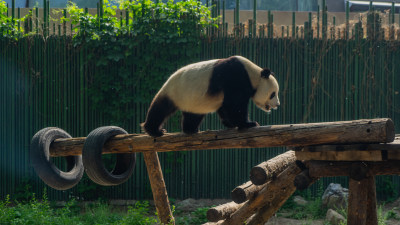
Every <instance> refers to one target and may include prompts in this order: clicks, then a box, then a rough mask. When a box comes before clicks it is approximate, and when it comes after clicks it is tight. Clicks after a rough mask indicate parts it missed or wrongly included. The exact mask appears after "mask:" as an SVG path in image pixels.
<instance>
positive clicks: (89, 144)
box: [30, 126, 136, 190]
mask: <svg viewBox="0 0 400 225" xmlns="http://www.w3.org/2000/svg"><path fill="white" fill-rule="evenodd" d="M119 134H127V132H126V131H125V130H124V129H122V128H120V127H116V126H106V127H99V128H97V129H95V130H93V131H92V132H90V133H89V135H88V136H87V138H86V140H85V143H84V146H83V149H82V155H79V156H66V157H65V160H66V162H67V171H62V170H60V169H59V168H58V167H57V166H56V165H55V164H54V163H53V162H52V161H51V158H50V145H51V143H52V142H53V141H54V140H56V139H59V138H72V137H71V135H69V134H68V133H67V132H65V131H64V130H62V129H60V128H56V127H47V128H44V129H42V130H40V131H39V132H37V133H36V134H35V135H34V136H33V138H32V141H31V145H30V158H31V162H32V166H33V168H34V169H35V172H36V173H37V174H38V176H39V177H40V178H41V179H42V180H43V181H44V182H45V183H46V184H47V185H49V186H50V187H52V188H54V189H57V190H67V189H69V188H72V187H74V186H75V185H76V184H78V183H79V181H80V180H81V178H82V176H83V172H84V170H86V174H87V175H88V177H89V178H90V179H91V180H92V181H93V182H95V183H97V184H100V185H104V186H113V185H119V184H122V183H124V182H125V181H127V180H128V179H129V177H130V176H131V175H132V173H133V170H134V168H135V164H136V154H135V153H124V154H117V156H116V164H115V166H114V168H113V169H112V170H111V171H108V170H107V169H106V168H105V166H104V163H103V161H102V158H101V155H102V149H103V146H104V144H105V143H106V142H107V140H109V139H110V138H112V137H114V136H116V135H119Z"/></svg>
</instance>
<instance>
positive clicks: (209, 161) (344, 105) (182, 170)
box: [0, 36, 400, 199]
mask: <svg viewBox="0 0 400 225" xmlns="http://www.w3.org/2000/svg"><path fill="white" fill-rule="evenodd" d="M177 47H179V46H177ZM137 54H140V52H138V53H137ZM235 54H239V55H243V56H245V57H248V58H249V59H251V60H253V61H254V62H255V63H257V64H258V65H260V66H266V67H269V68H271V69H272V70H273V71H274V72H275V73H276V74H277V76H276V77H277V79H278V81H279V84H280V87H281V90H280V99H281V106H280V108H279V109H278V110H277V111H273V112H272V113H271V114H269V115H267V114H265V113H264V112H262V111H261V110H258V109H256V108H255V107H254V106H253V105H251V110H250V117H251V118H252V119H254V120H256V121H258V122H259V123H260V124H261V125H270V124H288V123H303V122H322V121H338V120H353V119H360V118H376V117H390V118H392V119H393V120H394V122H395V126H396V132H397V133H399V132H400V94H399V92H400V77H399V72H400V64H399V63H398V62H400V45H399V42H398V41H386V40H368V39H356V40H347V41H346V40H320V39H286V38H267V37H254V38H251V37H245V38H240V39H238V38H235V37H215V38H214V39H213V40H211V41H210V40H209V39H205V40H203V41H202V51H201V53H200V55H198V56H197V57H196V59H193V61H195V60H205V59H211V58H222V57H228V56H230V55H235ZM85 57H86V50H84V48H80V49H78V48H74V47H73V46H72V44H71V38H70V37H68V36H50V37H49V38H47V39H43V37H42V36H30V37H27V38H22V39H19V41H17V42H15V41H9V40H0V85H1V86H0V96H1V102H2V104H1V105H0V119H1V121H2V126H1V127H0V146H1V147H0V149H1V151H0V167H1V170H0V180H1V182H0V196H1V197H2V198H3V197H4V196H5V195H6V194H11V195H13V194H16V193H19V194H21V193H22V194H23V193H24V187H26V185H31V187H32V188H31V189H29V190H31V191H34V192H36V193H39V194H40V193H41V192H42V191H43V188H44V187H45V185H44V184H43V182H41V181H40V180H39V179H38V177H37V176H36V175H35V174H34V172H33V170H32V168H31V166H30V162H29V157H28V155H29V154H28V153H29V142H30V139H31V137H32V136H33V135H34V134H35V132H36V131H38V130H39V129H41V128H44V127H48V126H56V127H60V128H62V129H64V130H66V131H67V132H69V133H70V134H71V135H72V136H74V137H78V136H86V135H87V134H88V133H89V132H90V131H91V130H93V129H95V128H96V127H99V126H103V125H111V124H110V122H109V121H108V118H105V117H104V116H103V115H102V112H101V111H99V110H95V109H94V108H93V105H92V103H91V101H90V96H89V94H88V93H87V87H88V86H89V85H90V80H89V79H88V77H90V75H93V74H96V73H97V72H98V71H96V70H97V69H96V67H95V66H94V65H91V64H86V63H85V60H84V59H85ZM172 60H173V59H171V63H172ZM127 66H129V63H128V64H127ZM130 69H131V70H132V71H133V73H134V72H135V68H130ZM114 71H118V68H117V66H116V65H110V66H109V72H110V76H112V74H113V72H114ZM141 91H144V90H141ZM149 94H151V95H154V94H155V93H149ZM147 107H148V103H147V104H146V103H144V104H139V103H137V104H136V105H132V106H131V107H130V108H129V109H127V110H132V111H133V112H134V115H135V116H134V117H133V118H129V119H128V120H127V121H126V123H125V124H123V125H122V127H123V128H124V129H126V130H127V131H128V132H130V133H139V132H141V131H140V127H139V124H140V123H141V122H143V121H144V118H145V114H146V110H147ZM171 126H173V125H171V124H169V125H167V129H169V128H170V127H171ZM206 129H223V126H222V125H221V123H220V121H219V119H218V118H217V116H216V115H215V114H212V115H209V116H207V117H206V119H205V121H204V122H203V124H202V127H201V130H206ZM283 151H285V149H284V148H273V149H248V150H243V149H242V150H206V151H193V152H173V153H160V154H159V155H160V160H161V165H162V167H163V170H164V175H165V180H166V185H167V189H168V192H169V196H170V197H172V198H187V197H192V198H225V197H226V198H227V197H229V194H230V191H231V190H232V189H233V188H234V187H235V186H237V185H240V184H242V183H243V182H245V181H247V180H248V179H249V178H248V174H249V171H250V169H251V167H252V166H254V165H257V164H258V163H260V162H263V161H265V160H268V159H269V158H271V157H274V156H276V155H278V154H280V153H282V152H283ZM59 160H60V159H59ZM59 163H62V162H59ZM382 179H383V178H382ZM382 179H381V178H378V180H377V185H378V186H379V185H381V186H382V185H384V184H385V183H384V182H385V180H382ZM385 179H386V181H387V179H391V180H392V181H393V182H394V184H395V185H396V187H397V188H398V187H399V179H398V177H389V178H387V177H385ZM334 181H337V182H341V183H346V179H345V178H329V179H324V180H323V182H324V184H325V185H327V183H329V182H334ZM90 188H94V189H95V191H94V190H93V189H90ZM312 191H313V192H315V191H316V187H314V188H312ZM378 191H379V189H378ZM93 192H96V194H98V195H100V196H102V197H105V198H134V199H142V198H151V190H150V185H149V182H148V178H147V172H146V169H145V166H144V163H143V160H142V158H141V155H139V158H138V164H137V167H136V169H135V172H134V175H133V177H132V178H131V179H130V180H129V181H128V182H127V183H126V184H123V185H120V186H117V187H107V188H100V187H98V186H94V185H93V184H92V183H90V181H88V180H87V179H86V180H84V181H82V182H81V183H80V184H79V185H78V186H77V187H76V188H73V189H71V190H70V191H55V190H49V196H50V198H51V199H67V198H69V197H71V196H76V197H82V198H89V197H88V196H89V195H90V194H93ZM386 194H387V193H386ZM383 195H385V193H384V194H383ZM383 197H385V196H383Z"/></svg>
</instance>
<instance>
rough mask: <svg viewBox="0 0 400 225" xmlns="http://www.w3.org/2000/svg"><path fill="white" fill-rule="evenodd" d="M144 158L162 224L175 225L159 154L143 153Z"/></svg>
mask: <svg viewBox="0 0 400 225" xmlns="http://www.w3.org/2000/svg"><path fill="white" fill-rule="evenodd" d="M143 158H144V161H145V163H146V167H147V172H148V174H149V179H150V185H151V191H152V192H153V199H154V204H155V206H156V209H157V213H158V216H159V218H160V220H161V223H163V224H175V222H174V217H173V215H172V211H171V207H170V205H169V200H168V194H167V189H166V186H165V182H164V177H163V174H162V170H161V165H160V160H159V159H158V156H157V152H146V153H143Z"/></svg>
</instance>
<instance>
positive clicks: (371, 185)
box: [366, 174, 378, 225]
mask: <svg viewBox="0 0 400 225" xmlns="http://www.w3.org/2000/svg"><path fill="white" fill-rule="evenodd" d="M369 175H370V177H369V178H368V180H367V182H368V184H367V187H368V188H367V219H366V225H378V215H377V212H376V185H375V176H374V175H372V174H369Z"/></svg>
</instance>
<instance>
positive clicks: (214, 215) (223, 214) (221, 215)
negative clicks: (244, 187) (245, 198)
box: [207, 202, 243, 222]
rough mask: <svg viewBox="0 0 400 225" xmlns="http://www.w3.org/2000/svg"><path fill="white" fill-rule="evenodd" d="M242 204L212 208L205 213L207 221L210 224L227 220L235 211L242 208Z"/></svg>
mask: <svg viewBox="0 0 400 225" xmlns="http://www.w3.org/2000/svg"><path fill="white" fill-rule="evenodd" d="M242 205H243V204H236V203H235V202H228V203H225V204H222V205H219V206H216V207H212V208H210V209H209V210H208V211H207V219H208V221H210V222H218V221H220V220H224V219H226V218H229V217H230V216H231V215H232V214H233V213H234V212H236V210H238V209H239V208H240V207H242Z"/></svg>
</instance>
